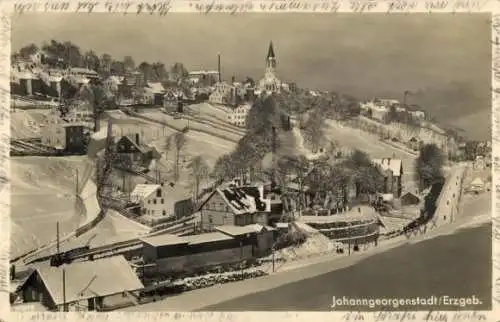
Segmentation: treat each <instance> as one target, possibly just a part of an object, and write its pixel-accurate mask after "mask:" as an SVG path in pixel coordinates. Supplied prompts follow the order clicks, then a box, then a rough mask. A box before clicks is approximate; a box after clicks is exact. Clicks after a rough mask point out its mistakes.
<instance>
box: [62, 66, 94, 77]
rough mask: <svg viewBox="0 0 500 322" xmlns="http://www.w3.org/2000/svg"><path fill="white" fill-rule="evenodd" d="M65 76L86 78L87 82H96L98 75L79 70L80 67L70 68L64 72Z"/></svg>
mask: <svg viewBox="0 0 500 322" xmlns="http://www.w3.org/2000/svg"><path fill="white" fill-rule="evenodd" d="M66 75H71V76H75V77H77V78H86V79H89V80H98V79H99V74H98V73H97V72H96V71H93V70H90V69H87V68H80V67H70V68H68V69H67V70H66Z"/></svg>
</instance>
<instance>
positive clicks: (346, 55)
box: [11, 13, 491, 139]
mask: <svg viewBox="0 0 500 322" xmlns="http://www.w3.org/2000/svg"><path fill="white" fill-rule="evenodd" d="M11 39H12V40H11V44H12V50H13V51H16V50H18V49H20V48H21V47H23V46H25V45H27V44H29V43H35V44H38V45H41V44H42V43H43V42H44V41H49V40H50V39H57V40H60V41H67V40H69V41H72V42H73V43H75V44H77V45H78V46H80V47H81V48H82V49H83V50H88V49H92V50H94V51H96V52H97V53H98V54H102V53H109V54H111V55H112V56H113V57H116V58H119V59H122V58H123V57H124V56H127V55H129V56H132V57H133V58H134V59H135V61H136V63H137V64H139V63H140V62H141V61H149V62H153V61H161V62H163V63H165V64H166V65H167V66H168V65H171V64H173V63H175V62H182V63H184V65H185V66H186V67H187V68H188V69H189V70H199V69H216V68H217V53H218V52H220V54H221V63H222V74H223V78H226V79H230V78H231V77H232V76H236V77H237V78H244V77H246V76H251V77H253V78H255V79H258V78H259V77H261V76H262V75H263V73H264V68H265V57H266V54H267V48H268V45H269V42H270V41H271V40H272V41H273V43H274V47H275V48H274V49H275V53H276V56H277V62H278V67H277V76H278V77H279V78H281V79H282V80H284V81H294V82H296V83H297V84H298V86H300V87H305V88H315V89H323V90H333V91H336V92H340V93H346V94H350V95H354V96H356V97H358V98H360V99H366V98H371V97H373V96H377V97H381V98H396V99H402V96H403V92H404V91H405V90H409V91H411V92H412V93H413V95H410V96H409V97H408V102H409V103H420V104H424V105H425V108H426V109H427V110H430V111H431V114H432V115H433V116H435V117H436V118H437V119H438V120H440V121H443V122H445V123H450V124H454V125H457V126H460V127H461V128H463V129H464V130H465V131H466V133H467V136H468V137H469V138H471V139H488V138H489V137H490V136H491V134H490V133H491V132H490V127H491V126H490V123H491V121H490V114H491V92H490V84H491V46H490V40H491V27H490V15H489V14H455V15H452V14H432V15H429V14H423V13H422V14H408V15H403V14H401V15H397V14H392V15H386V14H375V13H374V14H339V13H337V14H310V13H309V14H306V13H302V14H299V13H297V14H240V15H225V14H212V15H200V14H189V13H175V14H169V15H167V16H164V17H160V16H149V15H139V16H136V15H121V14H114V15H111V14H104V13H101V14H92V15H88V14H76V13H75V14H67V13H66V14H64V13H50V14H47V13H43V14H42V13H30V14H23V15H19V16H14V17H13V19H12V37H11ZM478 122H479V123H481V125H482V124H483V123H484V126H478Z"/></svg>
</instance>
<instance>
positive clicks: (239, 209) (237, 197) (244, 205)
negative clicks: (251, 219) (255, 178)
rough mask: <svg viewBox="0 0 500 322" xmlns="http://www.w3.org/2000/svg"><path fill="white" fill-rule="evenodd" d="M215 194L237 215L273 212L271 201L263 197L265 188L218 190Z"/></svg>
mask: <svg viewBox="0 0 500 322" xmlns="http://www.w3.org/2000/svg"><path fill="white" fill-rule="evenodd" d="M214 193H218V194H219V195H220V196H221V197H222V199H223V200H224V201H225V203H226V204H227V205H228V206H229V207H230V208H231V211H232V212H233V213H234V214H235V215H241V214H246V213H255V212H258V211H260V212H270V211H271V200H270V199H264V197H263V196H264V187H226V188H218V189H216V190H215V191H214ZM214 193H213V194H214ZM210 199H211V198H208V199H207V201H208V200H210ZM207 201H205V203H206V202H207Z"/></svg>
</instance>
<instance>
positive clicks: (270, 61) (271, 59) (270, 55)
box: [266, 41, 276, 69]
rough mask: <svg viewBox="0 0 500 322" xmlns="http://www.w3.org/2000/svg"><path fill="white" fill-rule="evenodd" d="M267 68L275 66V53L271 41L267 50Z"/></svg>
mask: <svg viewBox="0 0 500 322" xmlns="http://www.w3.org/2000/svg"><path fill="white" fill-rule="evenodd" d="M266 60H267V68H268V69H274V68H276V55H275V53H274V46H273V42H272V41H271V42H269V49H268V50H267V57H266Z"/></svg>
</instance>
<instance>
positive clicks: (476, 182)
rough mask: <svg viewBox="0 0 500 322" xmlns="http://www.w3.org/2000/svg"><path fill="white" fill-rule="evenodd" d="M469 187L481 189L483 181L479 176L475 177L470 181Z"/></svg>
mask: <svg viewBox="0 0 500 322" xmlns="http://www.w3.org/2000/svg"><path fill="white" fill-rule="evenodd" d="M470 187H471V188H473V189H483V188H484V181H483V180H481V179H480V178H476V179H474V180H473V181H472V182H471V183H470Z"/></svg>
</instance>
